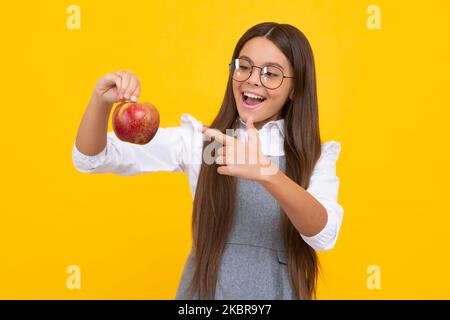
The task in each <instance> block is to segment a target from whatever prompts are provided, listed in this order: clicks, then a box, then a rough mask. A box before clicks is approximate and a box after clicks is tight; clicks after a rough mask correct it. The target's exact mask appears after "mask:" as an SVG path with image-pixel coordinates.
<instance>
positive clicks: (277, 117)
mask: <svg viewBox="0 0 450 320" xmlns="http://www.w3.org/2000/svg"><path fill="white" fill-rule="evenodd" d="M279 119H281V117H280V113H276V114H274V115H273V116H271V117H270V118H267V119H265V120H263V121H260V122H255V123H254V124H253V125H254V126H255V128H256V129H258V130H259V129H261V128H262V127H263V126H264V125H265V124H266V123H267V122H269V121H275V120H279Z"/></svg>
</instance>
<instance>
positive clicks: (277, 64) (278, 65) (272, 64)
mask: <svg viewBox="0 0 450 320" xmlns="http://www.w3.org/2000/svg"><path fill="white" fill-rule="evenodd" d="M242 58H243V59H248V60H250V62H252V63H253V60H252V59H251V58H250V57H247V56H240V57H239V59H242ZM265 65H266V66H267V65H270V66H276V67H279V68H281V70H284V68H283V66H282V65H280V64H279V63H276V62H267V63H266V64H265Z"/></svg>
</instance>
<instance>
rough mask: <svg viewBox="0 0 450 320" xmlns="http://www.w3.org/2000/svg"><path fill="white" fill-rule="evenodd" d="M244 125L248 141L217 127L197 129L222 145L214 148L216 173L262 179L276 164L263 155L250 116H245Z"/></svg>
mask: <svg viewBox="0 0 450 320" xmlns="http://www.w3.org/2000/svg"><path fill="white" fill-rule="evenodd" d="M246 125H247V133H248V142H244V141H241V140H239V139H236V138H234V137H231V136H229V135H226V134H224V133H222V132H220V131H219V130H217V129H210V128H208V127H202V128H199V131H200V132H202V133H204V134H206V135H207V136H209V137H212V138H214V139H215V140H217V141H219V142H220V143H221V144H222V145H223V146H222V147H220V148H218V149H217V150H216V155H217V157H216V163H217V164H219V167H218V168H217V172H218V173H220V174H223V175H229V176H236V177H240V178H244V179H250V180H256V181H262V180H264V179H266V178H267V176H269V175H273V174H275V173H277V171H278V166H276V165H275V164H274V163H273V162H272V161H270V159H268V158H266V157H265V156H264V155H263V153H262V148H261V141H260V139H259V135H258V130H257V129H256V128H255V127H254V125H253V119H252V118H251V117H248V118H247V121H246Z"/></svg>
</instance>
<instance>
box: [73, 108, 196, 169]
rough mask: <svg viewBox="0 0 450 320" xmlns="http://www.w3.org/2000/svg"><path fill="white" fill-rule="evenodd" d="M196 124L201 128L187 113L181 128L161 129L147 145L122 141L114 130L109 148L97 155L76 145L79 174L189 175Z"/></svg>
mask: <svg viewBox="0 0 450 320" xmlns="http://www.w3.org/2000/svg"><path fill="white" fill-rule="evenodd" d="M194 124H195V125H196V126H198V121H196V120H195V119H194V118H193V117H192V116H190V115H188V114H183V115H182V117H181V126H177V127H166V128H159V129H158V131H157V133H156V135H155V136H154V137H153V139H152V140H151V141H150V142H149V143H147V144H145V145H137V144H132V143H128V142H124V141H121V140H119V139H118V138H117V137H116V135H115V133H114V132H113V131H110V132H108V133H107V143H106V146H105V148H104V149H103V150H102V151H101V152H100V153H98V154H96V155H92V156H88V155H85V154H83V153H81V152H80V151H79V150H78V149H77V147H76V145H75V142H74V144H73V149H72V161H73V164H74V166H75V168H76V169H77V170H78V171H80V172H85V173H115V174H118V175H122V176H131V175H137V174H141V173H147V172H156V171H168V172H185V171H186V167H187V165H188V164H189V161H190V159H191V158H192V155H191V145H192V140H193V134H194Z"/></svg>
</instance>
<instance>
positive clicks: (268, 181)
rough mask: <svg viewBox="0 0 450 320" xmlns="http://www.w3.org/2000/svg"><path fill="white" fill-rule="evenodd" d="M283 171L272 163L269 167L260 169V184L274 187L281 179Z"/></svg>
mask: <svg viewBox="0 0 450 320" xmlns="http://www.w3.org/2000/svg"><path fill="white" fill-rule="evenodd" d="M280 173H281V171H280V170H279V168H278V166H277V165H276V164H274V163H273V162H272V161H270V163H269V165H266V166H263V167H261V168H260V175H259V182H260V183H261V184H262V185H264V186H268V185H272V184H274V183H275V182H276V180H277V179H278V178H279V175H280Z"/></svg>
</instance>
